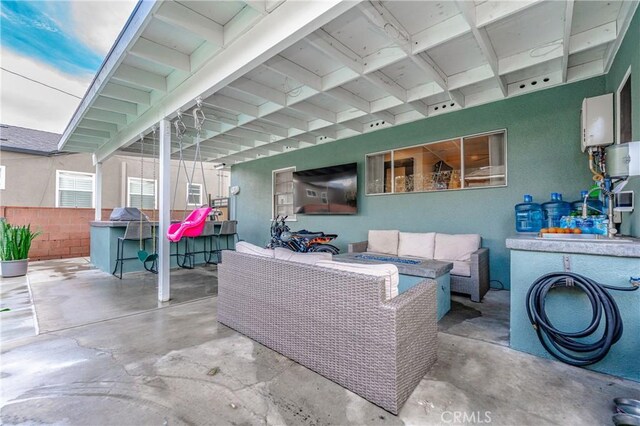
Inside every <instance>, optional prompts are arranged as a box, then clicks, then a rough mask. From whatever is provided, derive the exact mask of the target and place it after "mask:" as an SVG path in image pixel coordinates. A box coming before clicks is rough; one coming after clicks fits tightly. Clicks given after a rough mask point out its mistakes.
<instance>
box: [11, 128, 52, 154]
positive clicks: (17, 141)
mask: <svg viewBox="0 0 640 426" xmlns="http://www.w3.org/2000/svg"><path fill="white" fill-rule="evenodd" d="M61 136H62V135H59V134H58V133H50V132H43V131H41V130H35V129H27V128H24V127H18V126H10V125H7V124H0V150H3V151H16V152H25V153H30V154H36V155H53V154H57V153H59V151H58V142H59V141H60V137H61Z"/></svg>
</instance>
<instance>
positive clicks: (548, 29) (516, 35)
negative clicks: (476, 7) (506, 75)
mask: <svg viewBox="0 0 640 426" xmlns="http://www.w3.org/2000/svg"><path fill="white" fill-rule="evenodd" d="M564 10H565V3H564V2H561V1H547V2H543V3H541V4H539V5H536V6H532V7H530V8H528V9H525V10H524V11H521V12H520V13H516V14H514V15H512V16H509V17H507V18H505V19H504V20H503V21H498V22H496V23H493V24H490V25H489V26H487V32H488V33H489V38H490V39H491V43H492V45H493V48H494V50H495V52H496V54H497V55H498V57H505V56H511V55H513V54H516V53H520V52H524V51H526V50H529V49H532V48H534V47H537V46H542V45H545V44H547V43H550V42H552V41H554V40H558V39H562V35H563V31H564Z"/></svg>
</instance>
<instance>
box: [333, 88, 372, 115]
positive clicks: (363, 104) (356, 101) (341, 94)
mask: <svg viewBox="0 0 640 426" xmlns="http://www.w3.org/2000/svg"><path fill="white" fill-rule="evenodd" d="M323 94H325V95H328V96H331V97H332V98H336V99H338V100H339V101H342V102H344V103H345V104H347V105H349V106H352V107H353V108H357V109H359V110H361V111H364V112H366V113H369V112H371V104H370V103H369V101H367V100H365V99H363V98H361V97H360V96H357V95H354V94H353V93H351V92H350V91H348V90H346V89H344V88H342V87H336V88H335V89H331V90H329V91H327V92H324V93H323Z"/></svg>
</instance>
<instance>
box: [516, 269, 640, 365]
mask: <svg viewBox="0 0 640 426" xmlns="http://www.w3.org/2000/svg"><path fill="white" fill-rule="evenodd" d="M556 287H575V288H579V289H581V290H582V291H584V292H585V294H586V295H587V297H588V299H589V302H590V303H591V308H592V312H593V314H592V316H591V322H590V324H589V325H588V326H587V327H586V328H585V329H584V330H582V331H577V332H574V333H569V332H564V331H560V330H558V329H557V328H555V327H554V326H553V325H552V324H551V321H550V320H549V318H548V317H547V314H546V312H545V299H546V297H547V294H548V293H549V292H550V291H551V290H552V289H554V288H556ZM607 289H609V290H617V291H634V290H637V289H638V287H637V286H633V287H614V286H609V285H605V284H600V283H598V282H596V281H594V280H592V279H590V278H587V277H585V276H582V275H579V274H574V273H571V272H553V273H550V274H547V275H543V276H541V277H540V278H538V279H537V280H536V281H535V282H534V283H533V284H531V287H530V288H529V291H528V292H527V315H528V316H529V321H531V324H532V325H533V328H534V329H535V330H536V333H537V334H538V338H539V339H540V343H542V346H544V348H545V349H546V350H547V352H549V353H550V354H551V355H553V356H554V357H555V358H557V359H558V360H560V361H562V362H564V363H567V364H570V365H575V366H580V367H582V366H585V365H591V364H595V363H596V362H598V361H600V360H602V359H603V358H604V357H605V356H607V354H608V353H609V350H610V349H611V346H612V345H613V344H614V343H616V342H617V341H618V340H620V337H621V336H622V318H621V317H620V311H619V310H618V305H616V302H615V300H614V299H613V297H612V296H611V294H609V292H608V291H607ZM603 316H604V330H603V334H602V337H601V338H600V339H599V340H597V341H595V342H592V343H586V342H582V341H579V340H577V339H580V338H583V337H587V336H590V335H592V334H593V333H594V332H595V331H596V330H597V328H598V326H599V325H600V321H601V320H602V318H603ZM569 351H571V352H569Z"/></svg>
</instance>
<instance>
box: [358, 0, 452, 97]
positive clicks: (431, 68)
mask: <svg viewBox="0 0 640 426" xmlns="http://www.w3.org/2000/svg"><path fill="white" fill-rule="evenodd" d="M358 8H359V10H360V11H361V12H362V13H363V14H364V16H365V17H366V18H367V19H368V20H369V21H370V22H371V23H373V25H374V27H375V28H376V29H377V30H378V32H379V33H381V34H382V35H383V36H385V37H387V38H388V39H390V40H392V41H393V42H395V43H396V45H397V46H398V47H400V48H401V49H402V50H403V51H404V52H405V54H406V56H407V57H408V58H409V59H410V60H411V62H413V63H414V64H415V65H416V66H417V67H418V68H420V69H421V70H422V71H423V72H424V73H425V74H426V75H427V76H428V78H430V79H431V80H433V81H434V82H435V83H436V84H437V85H439V86H440V87H441V88H442V89H443V90H444V91H446V92H447V94H449V96H450V97H451V98H452V99H453V98H454V97H455V98H456V99H458V100H460V101H461V102H462V105H464V100H463V99H464V96H463V95H462V93H456V94H450V93H449V88H448V84H447V80H446V75H445V74H444V73H443V72H442V70H440V69H439V68H438V67H437V66H436V65H435V63H433V61H431V58H429V57H428V55H427V54H426V53H423V54H422V55H424V57H422V56H418V55H414V53H413V45H414V42H413V39H412V37H411V34H410V33H409V32H408V31H407V30H406V29H405V28H404V27H403V26H402V24H401V23H400V22H399V21H398V20H397V19H396V18H395V17H394V16H393V14H392V13H391V12H389V10H387V8H386V7H385V6H384V5H383V4H382V3H381V2H374V3H371V2H363V3H360V4H359V6H358ZM388 26H392V27H393V28H395V30H396V32H397V33H398V36H397V37H392V36H391V35H390V34H389V33H388V32H387V31H386V30H385V28H387V27H388ZM426 58H429V60H427V59H426ZM405 92H406V91H405ZM393 96H396V95H393ZM399 99H402V98H399ZM404 101H406V93H405V98H404Z"/></svg>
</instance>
